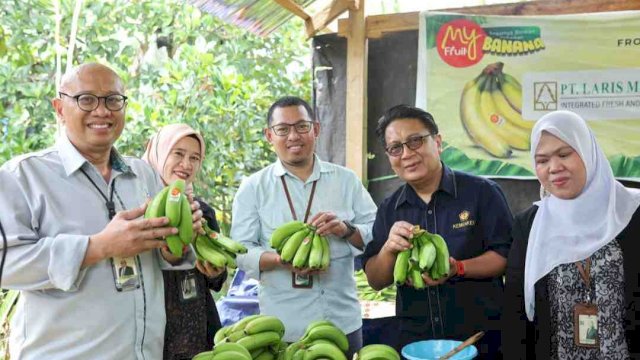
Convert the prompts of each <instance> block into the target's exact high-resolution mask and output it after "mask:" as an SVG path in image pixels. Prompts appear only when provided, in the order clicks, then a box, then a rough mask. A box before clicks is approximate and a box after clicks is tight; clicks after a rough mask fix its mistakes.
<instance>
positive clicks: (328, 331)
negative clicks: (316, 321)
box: [306, 325, 349, 352]
mask: <svg viewBox="0 0 640 360" xmlns="http://www.w3.org/2000/svg"><path fill="white" fill-rule="evenodd" d="M317 339H327V340H330V341H331V342H333V343H334V344H336V346H338V348H340V350H342V351H343V352H346V351H347V350H348V349H349V340H347V336H346V335H345V334H344V333H343V332H342V330H340V329H338V328H337V327H335V326H331V325H319V326H316V327H314V328H313V329H311V330H309V334H307V337H306V340H307V341H313V340H317Z"/></svg>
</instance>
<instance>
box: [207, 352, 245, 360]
mask: <svg viewBox="0 0 640 360" xmlns="http://www.w3.org/2000/svg"><path fill="white" fill-rule="evenodd" d="M211 360H252V359H251V356H246V355H244V353H240V352H237V351H225V352H221V353H219V354H216V355H214V356H213V357H212V358H211Z"/></svg>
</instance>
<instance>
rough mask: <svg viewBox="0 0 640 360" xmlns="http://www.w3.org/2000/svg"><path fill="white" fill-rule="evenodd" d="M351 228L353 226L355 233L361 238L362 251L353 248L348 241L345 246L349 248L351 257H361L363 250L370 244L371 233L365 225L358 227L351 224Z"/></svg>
mask: <svg viewBox="0 0 640 360" xmlns="http://www.w3.org/2000/svg"><path fill="white" fill-rule="evenodd" d="M353 226H355V228H356V229H357V231H358V232H359V233H360V237H361V238H362V243H363V244H364V245H363V246H362V250H360V249H358V248H357V247H355V246H353V244H352V243H351V242H349V241H347V244H348V245H349V247H350V248H351V253H352V254H353V256H358V255H361V254H362V253H363V251H364V248H365V247H366V246H367V244H368V243H370V242H371V240H372V239H373V237H372V236H371V231H369V230H368V229H369V227H368V226H366V225H358V224H353Z"/></svg>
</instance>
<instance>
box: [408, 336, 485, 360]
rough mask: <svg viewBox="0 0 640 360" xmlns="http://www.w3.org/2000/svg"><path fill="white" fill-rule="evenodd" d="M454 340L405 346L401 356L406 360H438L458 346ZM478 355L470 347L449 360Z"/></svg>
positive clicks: (472, 347)
mask: <svg viewBox="0 0 640 360" xmlns="http://www.w3.org/2000/svg"><path fill="white" fill-rule="evenodd" d="M461 343H462V341H456V340H424V341H418V342H414V343H411V344H407V345H405V346H404V347H403V348H402V356H404V357H405V358H407V359H408V360H438V359H439V358H440V357H441V356H443V355H444V354H446V353H448V352H449V351H451V350H453V349H454V348H455V347H456V346H458V345H460V344H461ZM477 355H478V349H476V347H475V346H473V345H470V346H467V347H466V348H464V349H462V351H460V352H459V353H457V354H455V355H454V356H453V357H451V360H468V359H473V358H474V357H476V356H477Z"/></svg>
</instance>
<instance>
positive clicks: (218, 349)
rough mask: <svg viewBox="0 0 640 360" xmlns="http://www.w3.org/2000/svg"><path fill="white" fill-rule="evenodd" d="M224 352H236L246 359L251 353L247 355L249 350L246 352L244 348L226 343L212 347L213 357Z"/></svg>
mask: <svg viewBox="0 0 640 360" xmlns="http://www.w3.org/2000/svg"><path fill="white" fill-rule="evenodd" d="M226 352H236V353H238V354H241V355H243V356H245V357H248V358H249V359H250V358H251V353H249V350H247V349H246V348H245V347H244V346H242V345H240V344H237V343H230V342H226V343H222V344H217V345H215V346H214V347H213V350H212V354H213V355H218V354H222V353H226Z"/></svg>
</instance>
